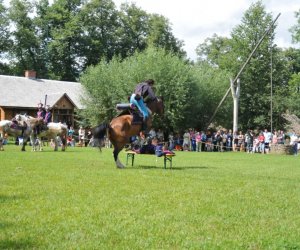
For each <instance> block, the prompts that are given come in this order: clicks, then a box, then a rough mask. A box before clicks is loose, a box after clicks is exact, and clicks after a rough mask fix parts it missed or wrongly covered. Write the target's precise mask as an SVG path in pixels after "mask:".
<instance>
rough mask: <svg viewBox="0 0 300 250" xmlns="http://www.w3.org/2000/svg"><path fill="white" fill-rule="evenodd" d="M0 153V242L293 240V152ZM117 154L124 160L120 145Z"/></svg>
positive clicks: (298, 228) (56, 245)
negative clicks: (130, 162) (118, 163)
mask: <svg viewBox="0 0 300 250" xmlns="http://www.w3.org/2000/svg"><path fill="white" fill-rule="evenodd" d="M19 150H20V148H19V147H17V146H13V145H10V146H6V147H5V151H4V152H0V249H300V211H299V209H300V157H294V156H279V155H259V154H255V155H252V154H246V153H196V152H177V153H176V154H177V155H176V157H175V158H174V159H173V170H170V169H167V170H165V169H164V168H163V158H159V159H158V161H156V158H155V157H154V156H145V155H138V156H137V157H136V160H135V166H134V167H131V166H128V167H127V168H126V169H124V170H120V169H117V168H116V167H115V165H114V162H113V158H112V150H111V149H103V152H102V153H100V152H99V151H98V150H97V149H95V148H68V149H67V151H66V152H53V151H52V149H50V148H45V151H44V152H30V151H29V150H30V147H28V148H27V150H28V151H27V152H20V151H19ZM120 159H121V160H122V161H123V163H125V161H126V154H125V153H124V152H122V153H121V154H120Z"/></svg>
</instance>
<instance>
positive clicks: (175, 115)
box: [80, 48, 195, 130]
mask: <svg viewBox="0 0 300 250" xmlns="http://www.w3.org/2000/svg"><path fill="white" fill-rule="evenodd" d="M99 76H101V77H99ZM149 78H152V79H154V80H155V81H156V84H155V88H156V94H157V95H159V96H163V98H164V103H165V115H164V117H163V118H162V120H161V119H156V121H155V125H156V126H157V127H161V126H164V128H165V129H170V130H171V129H172V130H174V129H176V130H177V129H180V128H183V127H185V126H188V124H187V117H188V113H189V112H188V110H190V108H191V106H192V105H193V104H192V103H191V102H190V99H194V98H193V95H194V93H195V91H194V89H193V88H192V87H193V86H194V83H193V77H192V75H191V68H190V66H189V65H187V64H186V63H185V62H184V61H183V60H182V59H180V58H179V57H178V56H176V55H174V54H172V53H170V52H166V51H165V50H163V49H155V48H148V49H146V50H145V51H144V52H140V53H138V52H136V53H135V54H134V55H133V56H131V57H128V58H126V59H125V60H121V59H120V58H118V57H114V58H113V59H112V60H111V61H110V62H109V63H107V62H104V61H101V63H100V64H98V65H97V66H95V67H89V68H88V70H87V71H86V73H85V74H84V75H83V76H82V77H81V78H80V81H81V82H82V83H83V85H84V86H85V88H86V90H87V92H88V93H89V95H90V98H89V99H87V100H85V101H86V107H87V109H86V110H85V111H84V115H83V116H85V117H88V118H89V120H90V122H91V124H93V125H95V124H97V123H99V122H101V121H109V120H110V119H111V118H112V117H113V116H115V115H116V110H115V105H116V104H117V103H119V102H128V100H127V98H128V96H130V95H131V93H132V91H133V89H134V87H135V85H136V84H137V83H138V82H140V81H143V80H145V79H149Z"/></svg>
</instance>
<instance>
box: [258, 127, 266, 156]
mask: <svg viewBox="0 0 300 250" xmlns="http://www.w3.org/2000/svg"><path fill="white" fill-rule="evenodd" d="M258 141H259V152H260V153H262V154H264V153H265V137H264V134H263V133H262V132H261V133H260V134H259V136H258Z"/></svg>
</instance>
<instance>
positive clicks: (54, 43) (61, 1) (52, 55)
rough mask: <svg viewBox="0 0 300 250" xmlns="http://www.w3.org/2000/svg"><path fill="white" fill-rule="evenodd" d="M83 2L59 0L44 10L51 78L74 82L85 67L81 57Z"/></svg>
mask: <svg viewBox="0 0 300 250" xmlns="http://www.w3.org/2000/svg"><path fill="white" fill-rule="evenodd" d="M80 6H81V0H56V1H54V3H53V4H52V5H51V6H49V7H48V8H46V9H45V11H46V13H43V18H44V20H45V21H46V20H47V23H48V25H47V26H44V28H46V30H44V32H45V33H46V34H47V39H48V42H47V47H48V49H47V53H48V60H49V64H48V74H49V77H50V78H51V79H58V80H67V81H75V80H76V79H78V76H79V72H81V69H82V65H81V64H80V60H79V59H80V58H79V57H78V54H79V53H78V50H79V41H80V38H81V37H80V35H81V33H82V32H81V23H80V19H79V14H78V13H79V11H80Z"/></svg>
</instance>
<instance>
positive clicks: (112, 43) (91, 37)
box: [80, 0, 118, 68]
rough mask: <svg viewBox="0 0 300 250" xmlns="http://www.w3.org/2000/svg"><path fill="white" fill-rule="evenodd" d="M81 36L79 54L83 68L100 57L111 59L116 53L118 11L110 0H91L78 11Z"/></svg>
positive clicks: (92, 63)
mask: <svg viewBox="0 0 300 250" xmlns="http://www.w3.org/2000/svg"><path fill="white" fill-rule="evenodd" d="M80 18H81V21H82V35H81V36H82V37H81V45H80V46H81V47H80V56H81V58H82V60H83V68H86V67H87V66H89V65H96V64H98V63H99V62H100V60H101V59H102V58H106V59H107V60H111V59H112V57H113V55H114V54H116V53H117V51H116V44H117V40H118V37H117V35H116V30H117V29H118V11H117V10H116V7H115V4H114V2H113V1H111V0H91V1H89V2H87V3H86V4H84V5H83V7H82V9H81V11H80Z"/></svg>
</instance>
